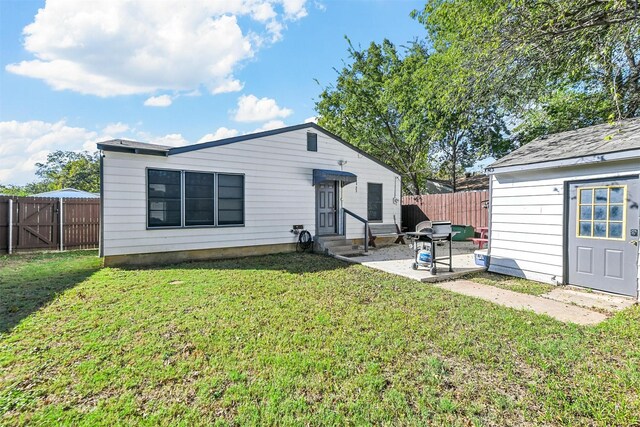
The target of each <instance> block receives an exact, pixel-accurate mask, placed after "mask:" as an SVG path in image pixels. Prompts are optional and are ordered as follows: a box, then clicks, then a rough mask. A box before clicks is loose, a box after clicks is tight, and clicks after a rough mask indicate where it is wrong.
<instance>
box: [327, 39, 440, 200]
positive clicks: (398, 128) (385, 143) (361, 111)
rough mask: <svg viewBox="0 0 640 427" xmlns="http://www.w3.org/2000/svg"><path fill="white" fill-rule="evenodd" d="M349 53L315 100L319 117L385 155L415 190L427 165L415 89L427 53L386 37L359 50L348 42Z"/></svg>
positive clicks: (425, 132)
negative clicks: (403, 47)
mask: <svg viewBox="0 0 640 427" xmlns="http://www.w3.org/2000/svg"><path fill="white" fill-rule="evenodd" d="M348 54H349V58H350V60H351V61H352V62H351V63H350V64H346V65H345V66H344V67H343V68H342V70H340V71H337V70H336V71H337V72H338V77H337V80H336V83H335V85H333V86H330V87H327V88H325V89H324V90H323V91H322V93H321V94H320V100H319V101H318V102H317V103H316V110H317V111H318V115H319V118H318V123H319V124H320V125H321V126H323V127H325V128H327V129H328V130H330V131H332V132H334V133H336V134H337V135H339V136H340V137H342V138H344V139H345V140H347V141H349V142H351V143H353V144H354V145H356V146H357V147H359V148H361V149H363V150H365V151H366V152H368V153H370V154H372V155H373V156H375V157H378V158H380V159H383V160H384V161H385V162H387V164H389V165H390V166H392V167H394V168H396V169H397V170H398V171H400V173H402V174H403V175H404V177H405V178H406V179H405V180H404V182H403V185H404V188H405V189H406V190H408V191H410V192H416V191H419V189H420V187H421V179H422V177H423V176H424V171H428V169H429V166H430V165H429V163H428V157H427V154H428V152H429V145H430V138H429V129H428V125H429V123H428V119H427V117H426V116H425V111H424V108H423V106H422V105H421V99H420V97H419V95H417V94H418V92H419V91H420V87H421V76H420V73H419V70H420V69H421V68H422V67H424V64H425V62H426V60H427V55H426V53H425V52H424V51H423V50H422V49H421V48H420V46H417V45H414V46H413V48H412V49H410V50H408V51H406V52H404V56H403V55H402V54H401V53H399V52H398V50H397V49H396V47H395V46H394V45H393V44H392V43H391V42H389V41H388V40H385V41H384V42H383V43H382V44H381V45H378V44H376V43H371V45H370V46H369V48H368V49H366V50H362V51H360V50H357V49H355V48H354V47H353V45H351V43H350V42H349V48H348Z"/></svg>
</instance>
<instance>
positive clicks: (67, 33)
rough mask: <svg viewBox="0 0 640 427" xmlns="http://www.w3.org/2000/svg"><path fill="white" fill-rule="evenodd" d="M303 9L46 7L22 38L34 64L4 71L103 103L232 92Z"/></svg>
mask: <svg viewBox="0 0 640 427" xmlns="http://www.w3.org/2000/svg"><path fill="white" fill-rule="evenodd" d="M305 3H306V1H305V0H235V1H213V0H192V1H184V0H163V1H135V0H92V1H82V0H77V1H47V2H46V3H45V4H44V6H43V7H42V8H41V9H39V11H38V13H37V15H36V16H35V19H34V21H33V22H32V23H31V24H29V25H27V26H26V27H25V28H24V30H23V35H24V47H25V49H26V50H27V51H28V52H30V53H31V54H33V56H34V58H33V59H30V60H25V61H21V62H18V63H13V64H8V65H7V66H6V70H7V71H9V72H12V73H15V74H19V75H22V76H26V77H31V78H36V79H41V80H44V81H45V82H46V83H47V84H48V85H50V86H51V87H52V88H54V89H55V90H72V91H76V92H80V93H83V94H91V95H97V96H102V97H107V96H116V95H130V94H151V93H154V92H157V91H161V90H171V91H184V92H190V91H193V90H194V89H198V88H199V87H200V86H201V85H204V86H205V87H207V89H208V90H209V91H212V92H213V93H222V92H225V91H230V90H239V88H241V87H242V84H241V83H240V82H238V81H237V80H236V79H235V78H234V77H233V74H234V71H235V70H236V69H237V67H238V66H240V65H241V63H242V62H243V61H245V60H247V59H249V58H252V57H253V56H254V55H255V53H256V51H257V49H259V48H260V46H262V45H264V44H265V43H268V42H269V41H271V42H275V41H277V40H279V39H281V37H282V31H283V30H284V28H286V26H285V23H286V22H288V21H295V20H298V19H301V18H303V17H304V16H306V15H307V10H306V8H305ZM245 17H246V18H249V19H245ZM241 23H242V24H241ZM243 27H244V28H243ZM223 89H226V90H223Z"/></svg>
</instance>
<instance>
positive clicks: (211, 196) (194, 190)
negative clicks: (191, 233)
mask: <svg viewBox="0 0 640 427" xmlns="http://www.w3.org/2000/svg"><path fill="white" fill-rule="evenodd" d="M214 188H215V174H212V173H202V172H185V173H184V225H185V226H186V227H189V226H199V225H200V226H202V225H215V217H214V213H215V192H214Z"/></svg>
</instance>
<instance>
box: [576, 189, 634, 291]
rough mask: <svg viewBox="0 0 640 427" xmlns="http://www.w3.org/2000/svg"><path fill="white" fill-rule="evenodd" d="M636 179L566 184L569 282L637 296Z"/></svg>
mask: <svg viewBox="0 0 640 427" xmlns="http://www.w3.org/2000/svg"><path fill="white" fill-rule="evenodd" d="M638 181H639V180H638V178H625V179H610V180H604V181H598V182H583V183H572V184H570V188H569V201H568V203H569V228H568V232H569V236H568V237H569V239H568V243H569V247H568V252H569V266H568V267H569V268H568V273H569V277H568V283H569V284H572V285H578V286H585V287H588V288H593V289H598V290H602V291H607V292H614V293H616V294H623V295H631V296H634V297H635V296H637V292H638V284H637V279H638V246H637V245H638V228H639V219H638V194H639V193H638V191H639V187H640V186H639V184H638Z"/></svg>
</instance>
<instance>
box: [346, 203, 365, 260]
mask: <svg viewBox="0 0 640 427" xmlns="http://www.w3.org/2000/svg"><path fill="white" fill-rule="evenodd" d="M347 214H349V215H351V216H352V217H354V218H355V219H357V220H358V221H360V222H361V223H363V224H364V251H365V252H369V239H367V230H369V221H367V220H366V219H364V218H362V217H361V216H360V215H358V214H356V213H353V212H351V211H350V210H349V209H346V208H342V232H343V233H344V235H345V236H346V235H347Z"/></svg>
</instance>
